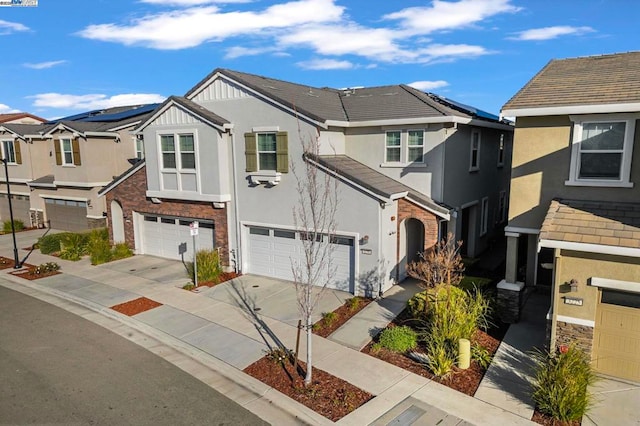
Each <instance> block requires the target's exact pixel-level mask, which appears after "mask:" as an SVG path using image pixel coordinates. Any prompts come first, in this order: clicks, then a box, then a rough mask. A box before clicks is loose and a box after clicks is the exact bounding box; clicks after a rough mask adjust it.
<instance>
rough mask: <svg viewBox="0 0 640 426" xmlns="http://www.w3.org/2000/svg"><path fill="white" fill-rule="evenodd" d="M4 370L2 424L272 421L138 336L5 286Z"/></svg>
mask: <svg viewBox="0 0 640 426" xmlns="http://www.w3.org/2000/svg"><path fill="white" fill-rule="evenodd" d="M0 279H3V278H0ZM0 378H1V380H0V424H65V425H75V424H82V425H86V424H114V425H115V424H117V425H127V424H130V425H151V424H153V425H200V424H207V425H264V424H267V423H265V422H264V421H262V420H261V419H259V418H258V417H256V416H255V415H253V414H252V413H250V412H249V411H247V410H246V409H244V408H242V407H241V406H239V405H238V404H236V403H235V402H233V401H231V400H230V399H228V398H227V397H225V396H224V395H222V394H220V393H219V392H217V391H215V390H213V389H211V388H210V387H209V386H207V385H205V384H204V383H202V382H200V381H199V380H197V379H195V378H193V377H192V376H190V375H188V374H187V373H185V372H183V371H182V370H180V369H179V368H177V367H176V366H174V365H172V364H170V363H168V362H167V361H165V360H163V359H162V358H160V357H158V356H156V355H154V354H152V353H150V352H148V351H147V350H145V349H143V348H141V347H139V346H137V345H136V344H134V343H131V342H129V341H128V340H126V339H124V338H122V337H120V336H117V335H115V334H113V333H112V332H110V331H108V330H105V329H104V328H102V327H100V326H98V325H96V324H94V323H92V322H89V321H87V320H85V319H83V318H81V317H78V316H76V315H74V314H71V313H69V312H67V311H64V310H62V309H60V308H57V307H55V306H52V305H49V304H47V303H44V302H42V301H40V300H37V299H34V298H31V297H29V296H25V295H23V294H21V293H17V292H15V291H12V290H9V289H6V288H4V287H1V286H0Z"/></svg>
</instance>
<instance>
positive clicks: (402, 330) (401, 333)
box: [378, 325, 418, 352]
mask: <svg viewBox="0 0 640 426" xmlns="http://www.w3.org/2000/svg"><path fill="white" fill-rule="evenodd" d="M378 343H379V344H380V346H382V347H383V348H387V349H389V350H390V351H394V352H407V351H409V350H411V349H415V348H416V346H418V334H417V333H416V332H415V331H413V329H412V328H410V327H407V326H405V325H403V326H400V327H391V328H385V329H384V330H383V331H382V333H380V339H379V340H378Z"/></svg>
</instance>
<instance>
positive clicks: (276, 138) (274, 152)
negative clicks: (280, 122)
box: [255, 131, 278, 173]
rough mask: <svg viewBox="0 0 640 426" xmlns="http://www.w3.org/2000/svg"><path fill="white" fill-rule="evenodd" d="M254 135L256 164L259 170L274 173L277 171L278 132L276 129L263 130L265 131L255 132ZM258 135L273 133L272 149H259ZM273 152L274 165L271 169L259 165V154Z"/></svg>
mask: <svg viewBox="0 0 640 426" xmlns="http://www.w3.org/2000/svg"><path fill="white" fill-rule="evenodd" d="M255 135H256V165H257V168H258V171H259V172H273V173H276V172H277V171H278V132H276V131H265V132H255ZM260 135H273V137H274V142H275V147H274V148H275V149H274V150H273V151H260ZM261 153H262V154H273V156H274V157H275V165H274V168H273V169H263V168H262V167H260V154H261Z"/></svg>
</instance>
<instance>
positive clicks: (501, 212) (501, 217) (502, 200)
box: [496, 191, 507, 223]
mask: <svg viewBox="0 0 640 426" xmlns="http://www.w3.org/2000/svg"><path fill="white" fill-rule="evenodd" d="M505 220H507V191H500V194H499V195H498V217H497V220H496V223H502V222H504V221H505Z"/></svg>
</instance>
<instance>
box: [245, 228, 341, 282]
mask: <svg viewBox="0 0 640 426" xmlns="http://www.w3.org/2000/svg"><path fill="white" fill-rule="evenodd" d="M248 231H249V232H248V234H249V250H248V252H249V259H248V264H249V268H248V270H249V272H250V273H252V274H256V275H265V276H268V277H274V278H281V279H284V280H289V281H292V280H293V272H292V270H291V262H292V261H294V262H304V252H303V249H302V241H301V239H300V238H301V233H300V232H295V231H289V230H284V229H274V228H264V227H256V226H251V227H249V229H248ZM325 238H326V236H325ZM332 244H334V251H333V265H334V266H335V268H336V272H335V275H334V278H333V281H332V282H331V283H329V284H328V285H327V287H329V288H333V289H336V290H342V291H348V292H351V293H353V288H354V286H353V269H354V240H353V238H350V237H342V236H338V237H335V238H334V241H333V243H332Z"/></svg>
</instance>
